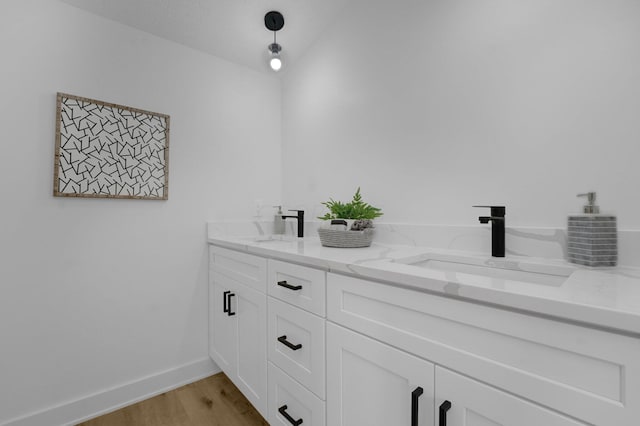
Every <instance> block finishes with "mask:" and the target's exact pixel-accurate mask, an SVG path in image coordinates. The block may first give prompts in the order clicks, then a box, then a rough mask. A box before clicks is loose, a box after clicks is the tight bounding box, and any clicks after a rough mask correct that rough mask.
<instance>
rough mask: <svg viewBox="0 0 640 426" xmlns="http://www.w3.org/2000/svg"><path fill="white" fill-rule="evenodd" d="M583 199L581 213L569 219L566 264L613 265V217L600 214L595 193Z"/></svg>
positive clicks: (615, 260) (615, 239) (615, 241)
mask: <svg viewBox="0 0 640 426" xmlns="http://www.w3.org/2000/svg"><path fill="white" fill-rule="evenodd" d="M578 197H587V204H586V205H585V206H584V207H583V212H584V213H583V214H580V215H573V216H569V220H568V226H567V235H568V239H569V241H568V246H567V255H568V258H569V262H572V263H577V264H579V265H585V266H616V264H617V263H618V229H617V222H616V217H615V216H613V215H605V214H600V208H599V207H598V206H597V205H596V193H595V192H587V193H586V194H578Z"/></svg>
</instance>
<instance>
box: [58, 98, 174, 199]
mask: <svg viewBox="0 0 640 426" xmlns="http://www.w3.org/2000/svg"><path fill="white" fill-rule="evenodd" d="M53 195H54V196H56V197H90V198H127V199H145V200H167V199H168V196H169V116H168V115H165V114H158V113H155V112H150V111H144V110H141V109H136V108H131V107H126V106H122V105H116V104H110V103H106V102H101V101H97V100H94V99H88V98H82V97H78V96H73V95H68V94H65V93H58V102H57V113H56V148H55V164H54V172H53Z"/></svg>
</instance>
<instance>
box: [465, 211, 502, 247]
mask: <svg viewBox="0 0 640 426" xmlns="http://www.w3.org/2000/svg"><path fill="white" fill-rule="evenodd" d="M473 207H486V208H490V209H491V216H480V217H479V218H478V220H479V221H480V223H489V222H491V256H493V257H504V252H505V243H504V240H505V230H504V216H505V214H506V210H507V209H506V207H504V206H473Z"/></svg>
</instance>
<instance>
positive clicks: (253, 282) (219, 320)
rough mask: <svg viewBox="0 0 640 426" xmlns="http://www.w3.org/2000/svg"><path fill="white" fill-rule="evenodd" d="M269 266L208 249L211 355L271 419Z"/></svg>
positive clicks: (257, 259)
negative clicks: (268, 400)
mask: <svg viewBox="0 0 640 426" xmlns="http://www.w3.org/2000/svg"><path fill="white" fill-rule="evenodd" d="M266 278H267V261H266V259H263V258H261V257H257V256H251V255H247V254H244V253H239V252H236V251H233V250H227V249H223V248H219V247H216V246H210V247H209V355H210V356H211V358H212V359H213V360H214V361H215V362H216V364H218V366H220V368H221V369H222V371H224V373H225V374H226V375H227V376H228V377H229V379H231V381H232V382H233V383H234V384H235V385H236V386H237V387H238V389H240V391H241V392H242V393H243V394H244V395H245V396H246V397H247V399H248V400H249V401H250V402H251V404H253V406H254V407H255V408H256V409H257V410H258V411H259V412H260V414H262V415H263V416H264V417H266V416H267V354H266V348H267V344H266V336H267V327H266V323H265V319H266V317H267V296H266V293H265V291H266Z"/></svg>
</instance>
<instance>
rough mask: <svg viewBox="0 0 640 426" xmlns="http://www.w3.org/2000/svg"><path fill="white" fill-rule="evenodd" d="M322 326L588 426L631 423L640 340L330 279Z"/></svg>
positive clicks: (638, 393) (639, 381)
mask: <svg viewBox="0 0 640 426" xmlns="http://www.w3.org/2000/svg"><path fill="white" fill-rule="evenodd" d="M327 302H328V303H327V317H328V319H329V320H330V321H333V322H335V323H338V324H341V325H344V326H345V327H348V328H350V329H353V330H356V331H358V332H361V333H363V334H366V335H368V336H371V337H373V338H376V339H378V340H381V341H383V342H385V343H387V344H390V345H392V346H395V347H397V348H399V349H402V350H405V351H408V352H410V353H412V354H415V355H417V356H419V357H422V358H424V359H427V360H429V361H431V362H433V363H435V364H439V365H442V366H445V367H448V368H450V369H452V370H455V371H458V372H460V373H462V374H464V375H466V376H469V377H473V378H475V379H477V380H479V381H481V382H484V383H487V384H490V385H492V386H495V387H497V388H499V389H502V390H506V391H507V392H509V393H512V394H515V395H519V396H522V397H524V398H526V399H529V400H531V401H534V402H536V403H538V404H541V405H543V406H546V407H549V408H552V409H554V410H557V411H560V412H563V413H567V414H568V415H570V416H572V417H574V418H577V419H580V420H582V421H585V422H587V423H591V424H595V425H603V426H604V425H607V426H608V425H629V426H631V425H635V424H637V419H638V418H640V339H638V338H634V337H630V336H624V335H621V334H616V333H612V332H606V331H602V330H596V329H593V328H588V327H583V326H580V325H576V324H569V323H566V322H562V321H556V320H553V319H550V318H542V317H539V316H533V315H527V314H526V313H519V312H512V311H507V310H503V309H498V308H493V307H490V306H485V305H480V304H475V303H469V302H465V301H461V300H456V299H452V298H448V297H443V296H437V295H433V294H429V293H423V292H419V291H414V290H409V289H404V288H400V287H396V286H392V285H387V284H381V283H376V282H372V281H368V280H362V279H357V278H352V277H346V276H342V275H338V274H332V273H330V274H328V276H327Z"/></svg>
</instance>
